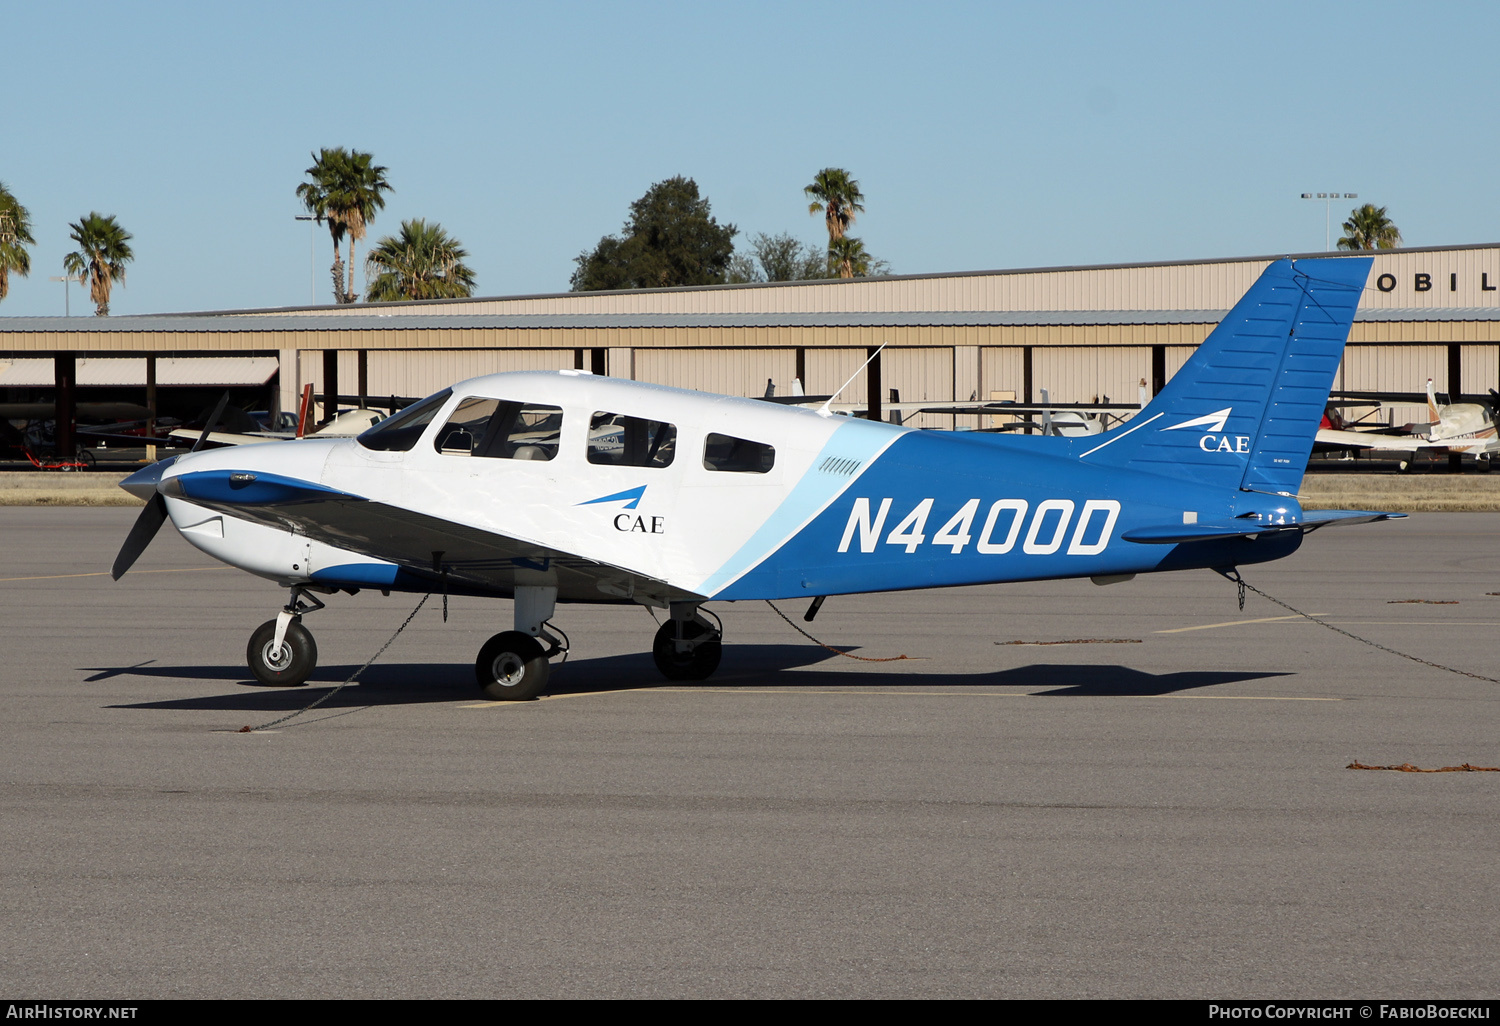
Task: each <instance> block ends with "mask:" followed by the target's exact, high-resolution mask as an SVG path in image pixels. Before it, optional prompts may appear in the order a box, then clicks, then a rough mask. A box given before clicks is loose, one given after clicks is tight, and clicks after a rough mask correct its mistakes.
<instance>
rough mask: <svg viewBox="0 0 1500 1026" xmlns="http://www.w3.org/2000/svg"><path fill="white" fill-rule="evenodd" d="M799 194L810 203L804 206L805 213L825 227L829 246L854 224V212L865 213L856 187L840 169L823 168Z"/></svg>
mask: <svg viewBox="0 0 1500 1026" xmlns="http://www.w3.org/2000/svg"><path fill="white" fill-rule="evenodd" d="M802 192H803V194H804V195H805V196H807V197H809V198H810V199H811V200H812V201H813V202H811V203H809V204H808V205H807V212H808V213H809V214H818V213H821V214H822V215H823V221H824V223H825V224H827V225H828V243H829V245H832V244H833V243H835V242H837V241H838V240H839V239H842V238H843V237H844V233H845V232H847V231H848V230H849V226H850V225H851V224H853V223H854V214H855V211H858V212H859V213H864V210H865V205H864V199H865V197H864V193H862V192H860V191H859V183H858V182H856V181H855V180H854V179H853V178H850V177H849V172H847V171H845V170H844V169H843V168H841V167H825V168H824V169H823V170H821V171H819V172H818V173H817V174H816V175H814V176H813V181H812V184H811V185H809V186H807V187H806V188H804V189H803V190H802Z"/></svg>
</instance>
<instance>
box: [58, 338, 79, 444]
mask: <svg viewBox="0 0 1500 1026" xmlns="http://www.w3.org/2000/svg"><path fill="white" fill-rule="evenodd" d="M52 385H53V389H54V393H53V394H54V395H55V396H56V399H55V403H56V406H55V409H54V410H53V424H54V425H55V428H54V432H53V440H54V444H55V446H56V452H57V458H58V459H59V460H71V459H72V458H73V447H74V445H75V444H76V440H77V437H78V358H77V357H76V356H74V355H73V354H72V353H66V354H65V353H55V354H53V357H52Z"/></svg>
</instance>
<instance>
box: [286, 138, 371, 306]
mask: <svg viewBox="0 0 1500 1026" xmlns="http://www.w3.org/2000/svg"><path fill="white" fill-rule="evenodd" d="M374 159H375V158H374V157H372V156H371V155H370V154H368V153H360V152H359V151H357V150H356V151H352V152H351V151H349V150H346V149H344V148H343V147H342V146H336V147H334V148H333V149H326V148H325V149H323V150H322V151H321V152H319V153H315V154H313V166H312V167H310V168H308V169H307V171H306V174H308V175H309V176H310V177H311V178H312V181H310V182H303V183H302V184H301V185H299V186H297V197H298V198H299V199H301V200H302V203H303V205H304V206H306V207H307V211H308V213H310V214H312V215H313V216H314V217H316V218H317V219H318V220H319V221H327V222H328V233H329V234H330V235H332V236H333V268H332V270H333V298H334V302H336V303H353V302H354V301H355V300H356V299H358V298H359V297H358V296H357V295H356V294H355V292H354V288H353V285H354V282H353V278H354V242H355V240H356V239H362V238H364V237H365V226H366V225H368V224H370V222H372V221H374V220H375V212H376V211H377V210H381V209H383V208H384V207H385V196H384V193H387V192H391V191H393V190H392V189H391V184H390V182H388V181H386V177H385V172H386V169H385V168H384V167H381V166H380V165H379V164H376V163H374V162H373V161H374ZM346 235H347V236H348V237H349V278H350V281H349V287H348V288H347V289H346V288H345V285H344V264H343V261H342V260H341V259H340V258H339V243H341V242H342V241H343V240H344V236H346Z"/></svg>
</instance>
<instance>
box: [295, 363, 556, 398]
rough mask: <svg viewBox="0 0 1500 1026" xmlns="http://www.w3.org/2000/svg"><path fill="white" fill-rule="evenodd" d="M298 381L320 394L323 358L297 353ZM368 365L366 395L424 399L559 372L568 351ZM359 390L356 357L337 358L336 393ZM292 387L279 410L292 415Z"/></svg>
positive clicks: (352, 393)
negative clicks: (510, 374)
mask: <svg viewBox="0 0 1500 1026" xmlns="http://www.w3.org/2000/svg"><path fill="white" fill-rule="evenodd" d="M297 356H298V364H299V368H298V369H299V373H300V380H301V381H302V382H304V383H305V382H309V381H310V382H312V383H313V389H314V391H317V392H322V391H323V354H322V353H321V352H317V351H311V352H310V351H306V350H304V351H302V352H299V353H298V354H297ZM368 359H369V389H370V391H369V394H370V395H371V396H373V397H380V396H391V395H396V396H424V395H431V394H432V393H433V392H436V391H439V390H440V389H444V388H447V387H448V386H449V385H452V384H455V383H456V382H459V381H464V380H466V379H468V378H477V377H479V376H480V375H482V374H498V373H500V372H502V371H520V370H560V369H563V368H566V367H572V366H573V359H574V358H573V350H571V349H500V350H484V349H459V350H438V351H433V350H427V351H424V352H419V353H401V352H387V351H383V350H375V351H374V352H371V353H370V354H369V356H368ZM358 389H359V354H358V353H351V352H341V353H339V392H340V394H342V395H354V394H355V393H356V392H357V391H358ZM288 395H291V396H295V395H296V389H295V386H294V387H292V388H290V389H289V388H287V387H285V385H283V388H282V404H283V407H284V408H286V409H296V405H295V400H292V401H291V402H288Z"/></svg>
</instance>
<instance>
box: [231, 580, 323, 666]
mask: <svg viewBox="0 0 1500 1026" xmlns="http://www.w3.org/2000/svg"><path fill="white" fill-rule="evenodd" d="M322 608H323V603H322V602H320V601H318V599H317V598H315V597H314V596H313V595H311V594H309V593H308V591H307V589H306V588H301V587H293V588H292V595H291V599H290V601H288V602H287V604H286V607H285V608H284V609H282V610H281V612H279V613H277V614H276V619H274V620H267V621H266V622H265V623H263V624H261V625H260V626H259V627H257V628H255V633H253V634H251V635H250V643H249V644H248V645H247V646H246V647H245V661H246V662H248V663H249V664H250V672H251V673H253V674H254V675H255V679H256V680H258V681H260V682H261V683H262V684H267V685H270V686H271V687H281V688H295V687H298V686H300V685H302V684H306V683H307V678H308V677H310V676H312V672H313V670H315V669H316V668H317V666H318V643H317V642H316V641H314V640H313V636H312V634H311V632H309V631H308V629H307V628H306V627H304V626H302V616H303V614H304V613H312V612H316V611H317V610H319V609H322Z"/></svg>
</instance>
